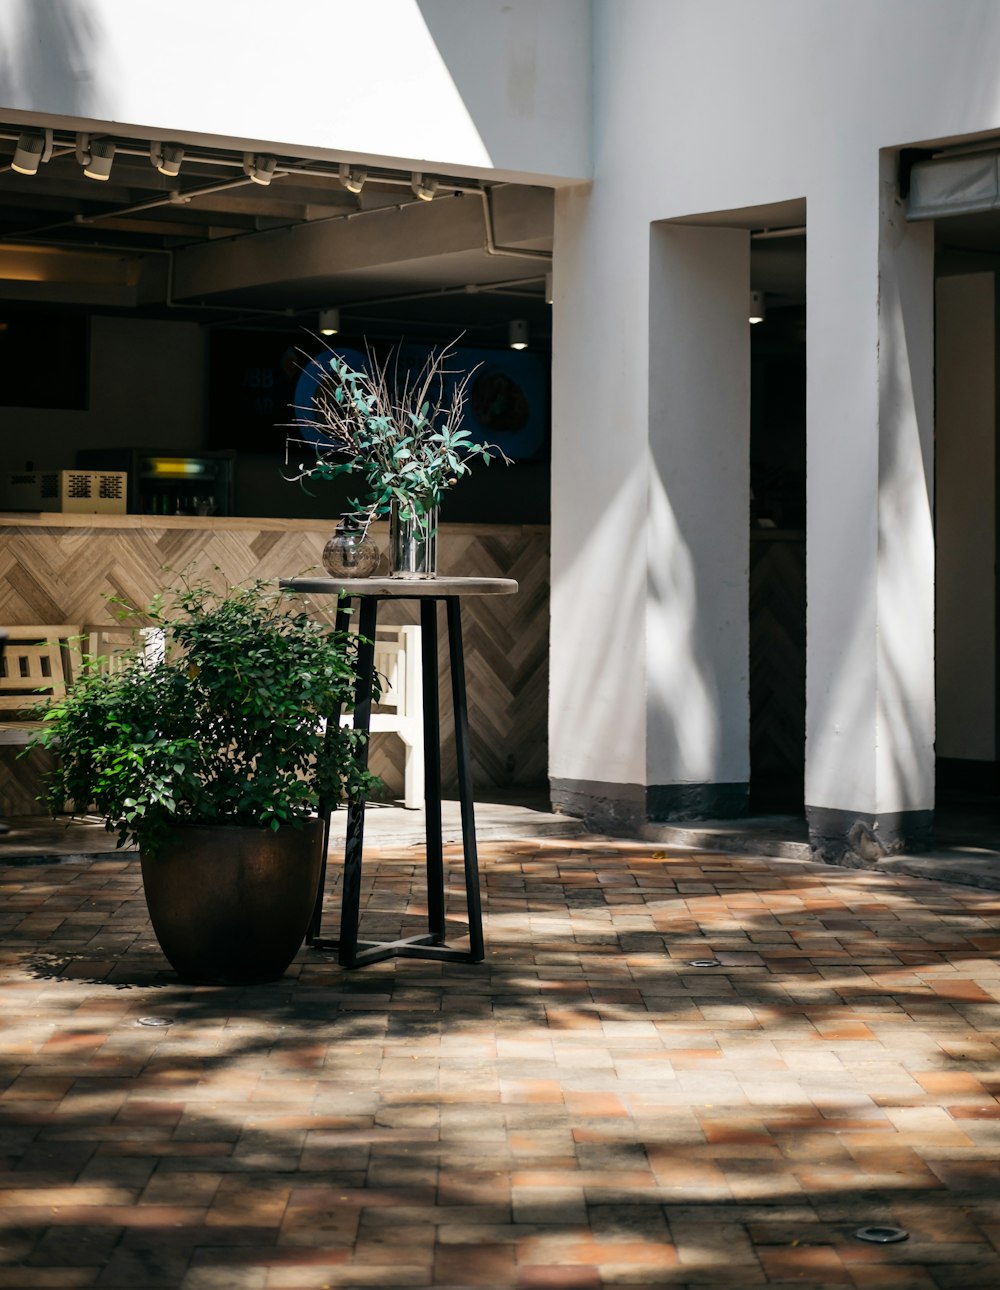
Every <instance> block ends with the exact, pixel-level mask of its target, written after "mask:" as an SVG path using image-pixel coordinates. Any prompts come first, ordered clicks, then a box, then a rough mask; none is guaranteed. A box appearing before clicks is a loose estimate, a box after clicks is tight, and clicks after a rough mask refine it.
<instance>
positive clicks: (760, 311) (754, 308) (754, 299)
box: [750, 291, 767, 323]
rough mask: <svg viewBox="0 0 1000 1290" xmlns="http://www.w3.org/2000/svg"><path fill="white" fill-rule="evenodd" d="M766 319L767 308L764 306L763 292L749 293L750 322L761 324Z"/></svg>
mask: <svg viewBox="0 0 1000 1290" xmlns="http://www.w3.org/2000/svg"><path fill="white" fill-rule="evenodd" d="M766 317H767V308H766V306H765V304H764V293H763V291H751V292H750V321H751V322H752V323H762V322H763V321H764V319H765V318H766Z"/></svg>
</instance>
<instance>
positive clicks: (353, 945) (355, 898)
mask: <svg viewBox="0 0 1000 1290" xmlns="http://www.w3.org/2000/svg"><path fill="white" fill-rule="evenodd" d="M359 599H360V615H359V623H358V630H359V632H360V635H361V636H362V638H364V639H365V640H366V641H367V642H368V643H367V644H362V645H361V646H360V648H359V654H358V680H357V687H356V690H355V699H354V726H355V729H357V730H362V731H364V732H366V733H367V732H368V730H369V725H370V720H371V707H372V688H373V674H374V646H373V644H372V643H371V642H373V641H374V639H375V629H376V624H377V615H378V603H379V598H378V597H377V596H361V597H359ZM439 600H443V601H444V603H445V608H446V613H447V630H448V655H449V662H450V670H451V686H452V698H453V701H454V709H455V745H456V753H457V760H458V785H459V801H460V805H461V813H462V843H463V853H464V860H465V894H466V904H467V908H468V917H469V947H468V949H458V948H453V947H451V946H448V945H445V944H444V939H445V892H444V844H443V838H442V827H441V727H440V711H439V694H438V631H437V626H438V625H437V604H438V601H439ZM346 623H347V601H346V598H345V599H342V600H341V601H340V604H339V607H338V611H337V626H338V628H340V627H341V626H342V625H343V626H345V627H346ZM420 626H421V638H422V640H421V646H422V648H421V656H422V681H423V700H424V777H425V784H426V787H425V790H424V804H425V818H426V870H427V932H426V934H422V935H419V936H410V937H405V938H403V939H401V940H397V941H363V940H359V923H360V906H361V866H362V856H363V849H364V831H365V799H364V798H363V797H360V798H357V799H355V800H353V801H351V802H350V803H349V805H348V815H347V845H346V849H345V854H344V880H343V888H342V892H341V909H340V936H339V937H338V938H337V939H336V940H329V939H324V938H323V937H321V936H320V921H321V914H322V903H323V887H324V885H325V868H324V873H323V878H322V879H321V881H320V891H319V896H318V899H317V902H316V909H315V911H314V914H313V919H312V923H311V925H310V929H309V937H308V940H309V943H310V944H312V945H313V946H315V947H316V948H317V949H329V950H334V949H335V950H336V951H337V957H338V962H339V963H340V964H341V966H342V967H347V968H354V967H362V966H364V965H365V964H366V963H377V962H379V961H380V960H382V959H387V958H393V957H399V958H426V959H445V960H453V961H458V962H462V963H481V962H482V960H483V954H484V947H483V920H482V908H481V904H480V894H479V861H478V856H477V852H476V823H475V809H474V805H473V791H472V758H471V752H470V747H469V716H468V704H467V701H466V692H465V661H464V655H463V650H462V617H461V603H460V600H459V597H458V596H438V597H433V596H422V597H421V601H420ZM339 715H340V714H339V713H338V714H335V716H331V718H330V719H331V720H339ZM358 756H359V758H360V759H361V764H362V766H363V767H364V766H367V763H368V744H367V740H365V741H364V743H363V744H362V747H361V749H360V750H359V753H358ZM331 805H332V804H330V803H327V804H325V806H331ZM327 837H329V811H327Z"/></svg>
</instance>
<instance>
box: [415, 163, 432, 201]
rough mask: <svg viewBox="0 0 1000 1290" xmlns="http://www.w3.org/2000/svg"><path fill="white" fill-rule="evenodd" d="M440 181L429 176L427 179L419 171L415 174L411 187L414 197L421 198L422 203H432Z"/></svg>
mask: <svg viewBox="0 0 1000 1290" xmlns="http://www.w3.org/2000/svg"><path fill="white" fill-rule="evenodd" d="M437 186H438V181H437V180H436V179H431V178H430V176H428V177H427V178H426V179H425V178H424V177H423V175H422V174H420V172H419V171H418V170H415V171H414V172H413V178H412V180H411V182H410V187H411V188H412V189H413V196H414V197H419V198H420V200H421V201H422V202H432V201H433V200H434V194H435V193H436V192H437Z"/></svg>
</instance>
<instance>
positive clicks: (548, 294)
mask: <svg viewBox="0 0 1000 1290" xmlns="http://www.w3.org/2000/svg"><path fill="white" fill-rule="evenodd" d="M545 303H546V304H547V305H550V304H551V303H552V274H551V273H547V274H546V275H545Z"/></svg>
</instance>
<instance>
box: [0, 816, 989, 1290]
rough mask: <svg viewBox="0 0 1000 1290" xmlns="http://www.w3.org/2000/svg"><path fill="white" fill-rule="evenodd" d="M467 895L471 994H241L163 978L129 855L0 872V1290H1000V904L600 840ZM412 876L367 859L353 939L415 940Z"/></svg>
mask: <svg viewBox="0 0 1000 1290" xmlns="http://www.w3.org/2000/svg"><path fill="white" fill-rule="evenodd" d="M450 855H451V856H452V857H453V859H452V860H451V861H450V862H449V863H450V865H451V866H452V867H454V865H455V864H456V862H457V861H458V859H459V857H458V852H457V850H456V849H455V848H451V849H450ZM481 864H482V869H483V874H484V878H485V882H484V889H485V896H484V908H485V911H486V921H487V942H488V952H487V958H486V961H485V962H484V963H483V964H482V965H462V964H446V965H445V964H439V963H432V962H426V961H419V960H408V961H402V960H400V961H398V962H395V963H385V964H379V965H375V966H373V967H371V968H365V969H361V970H359V971H357V972H353V973H347V972H344V971H342V970H341V969H340V968H338V967H337V965H336V964H335V963H334V962H333V961H332V960H331V957H330V956H329V955H320V954H318V953H314V952H312V951H309V950H303V951H302V952H301V953H300V955H299V956H298V959H297V961H296V964H295V965H294V966H293V970H292V971H291V972H290V973H289V974H288V975H287V976H286V977H285V978H284V979H283V980H282V981H281V982H278V983H275V984H274V985H273V986H267V987H261V988H258V989H254V990H248V991H239V990H199V989H194V988H191V987H182V986H180V985H179V984H178V983H176V982H175V981H174V980H173V978H172V977H171V975H170V974H169V971H168V970H167V969H166V968H165V967H164V966H163V965H162V964H161V963H160V962H159V960H158V959H156V962H157V964H158V966H156V967H155V968H152V969H151V968H150V967H149V966H148V964H150V963H152V962H153V960H154V959H155V958H156V952H155V951H153V950H141V949H140V948H139V947H142V946H144V945H146V944H151V938H150V933H149V929H148V926H147V925H146V922H145V913H144V910H143V907H142V899H141V894H140V884H139V879H138V873H137V869H136V866H135V864H134V863H132V862H118V863H116V864H115V865H113V866H112V867H110V868H104V867H100V866H99V865H96V864H74V865H72V866H50V867H45V866H41V867H33V869H32V872H31V875H30V881H29V880H28V879H27V878H26V876H25V872H24V871H21V870H18V869H16V868H15V867H8V868H6V869H2V868H0V889H3V884H4V881H5V880H6V881H7V883H8V901H7V903H6V905H5V909H6V913H7V916H8V917H9V916H11V914H12V912H13V911H14V905H15V904H16V905H17V910H16V917H17V919H18V923H17V931H18V938H17V940H16V942H13V941H11V940H7V941H4V942H0V1016H2V1017H3V1020H4V1026H5V1044H4V1051H3V1060H2V1061H0V1206H2V1210H3V1215H4V1222H5V1225H6V1226H5V1228H4V1233H5V1235H4V1236H3V1237H2V1238H0V1290H3V1287H4V1286H5V1285H6V1286H9V1287H13V1290H33V1287H34V1285H35V1284H39V1285H41V1284H45V1282H44V1280H42V1281H40V1280H38V1279H37V1278H38V1277H48V1278H49V1283H50V1284H53V1285H60V1284H63V1285H68V1286H72V1285H80V1286H90V1285H100V1284H104V1283H105V1281H106V1280H107V1278H108V1277H111V1278H112V1280H111V1282H110V1283H109V1284H111V1285H118V1284H126V1283H127V1284H129V1285H130V1287H131V1286H135V1287H140V1286H142V1287H143V1288H144V1287H145V1284H146V1282H149V1284H150V1287H151V1290H154V1287H155V1285H156V1284H171V1285H174V1286H175V1287H176V1290H218V1287H219V1286H224V1287H225V1290H292V1288H293V1287H307V1288H308V1290H316V1287H317V1286H322V1285H329V1286H331V1287H333V1286H344V1287H350V1286H355V1287H360V1286H376V1287H379V1288H380V1290H390V1288H391V1287H394V1286H397V1285H416V1286H431V1287H434V1286H440V1287H442V1288H444V1287H451V1288H454V1287H456V1286H464V1285H468V1286H475V1285H490V1286H496V1287H497V1290H502V1288H504V1287H512V1288H517V1287H521V1288H522V1290H533V1288H534V1287H539V1288H541V1287H546V1286H551V1287H556V1288H561V1290H570V1288H573V1290H597V1288H598V1287H601V1286H610V1285H616V1286H634V1287H638V1286H639V1285H643V1284H645V1285H659V1286H664V1287H666V1286H670V1287H673V1286H678V1287H680V1286H686V1285H692V1286H712V1287H718V1288H719V1290H723V1288H725V1290H730V1288H731V1290H749V1288H750V1287H753V1286H757V1285H773V1286H775V1287H781V1288H782V1290H784V1288H785V1287H790V1286H792V1285H807V1286H810V1287H811V1288H812V1290H815V1288H816V1287H818V1286H827V1285H829V1286H839V1285H851V1286H857V1287H859V1290H861V1288H864V1290H867V1287H881V1286H886V1287H893V1286H899V1287H910V1288H911V1290H950V1287H952V1286H955V1287H963V1286H970V1287H971V1286H972V1285H988V1286H991V1287H995V1286H996V1285H997V1284H1000V1252H998V1251H1000V1202H995V1200H994V1199H993V1198H995V1196H996V1194H997V1192H996V1189H997V1186H998V1179H1000V1175H998V1173H997V1165H996V1158H997V1146H998V1144H997V1143H996V1142H995V1138H994V1135H995V1134H996V1129H995V1127H994V1125H995V1121H996V1119H998V1118H1000V1102H998V1101H997V1097H996V1094H997V1093H998V1092H1000V1038H998V1037H1000V1022H998V1021H997V1020H996V1016H995V1015H994V1014H995V1011H996V1003H995V1000H996V999H997V997H998V995H1000V967H998V965H997V964H996V963H995V962H994V961H993V957H992V956H993V953H994V950H995V948H996V946H994V945H993V944H992V940H996V939H997V938H996V937H992V933H991V932H990V930H989V929H990V928H991V927H993V926H995V925H996V924H997V922H998V919H1000V901H997V900H996V899H995V893H987V892H978V891H976V890H974V889H963V890H960V889H958V888H948V887H945V886H944V885H943V884H936V885H933V886H932V885H931V884H927V883H921V882H919V881H917V880H904V879H900V878H893V877H889V876H887V875H884V874H868V873H865V872H862V871H847V870H836V869H832V868H830V869H828V868H826V867H822V866H813V865H810V864H808V863H796V864H792V863H791V862H782V864H780V865H778V864H775V863H773V862H771V861H768V860H766V859H762V858H754V857H717V856H712V855H710V854H707V853H704V854H693V853H688V854H684V855H673V854H671V853H670V851H669V850H668V849H667V848H650V847H648V846H645V847H644V846H642V845H641V844H634V843H627V842H621V843H619V842H617V841H610V840H607V839H594V840H593V842H592V844H591V842H590V841H587V842H586V843H581V842H580V840H578V839H574V840H566V841H561V840H549V841H547V842H545V843H544V844H543V843H537V842H533V841H531V840H526V841H524V842H522V843H485V842H484V843H483V844H482V847H481ZM420 869H421V865H420V864H416V863H414V860H413V856H412V853H405V852H402V853H400V854H398V855H394V854H391V853H388V852H385V853H381V854H378V855H375V854H372V856H370V857H366V873H365V901H366V906H367V912H366V918H367V919H369V920H374V921H375V922H378V923H380V925H381V924H384V925H385V926H386V927H387V928H388V926H389V922H390V921H392V920H393V919H395V922H396V925H397V926H400V927H401V926H402V924H403V918H402V911H403V910H405V909H406V908H407V906H408V907H409V909H410V911H411V914H412V915H416V914H418V913H419V911H420V910H421V909H422V907H423V895H422V890H421V885H422V878H421V873H420ZM451 876H452V877H456V875H455V874H452V875H451ZM460 877H461V873H460V868H459V869H458V871H457V877H456V882H455V883H449V893H451V891H452V888H455V890H456V896H455V898H456V899H458V898H459V897H460V895H461V893H460V890H458V888H460V881H458V880H459V879H460ZM335 879H336V875H334V878H333V881H335ZM95 882H96V883H97V884H98V885H96V886H95V885H94V884H95ZM10 883H13V884H14V886H15V888H16V890H13V891H11V890H10V886H9V884H10ZM95 893H96V894H95ZM945 897H947V899H945ZM449 899H451V894H449ZM95 900H96V901H97V902H98V904H97V905H95V904H94V902H95ZM336 905H337V898H336V892H335V890H332V891H331V893H330V899H329V901H328V909H327V914H326V917H327V918H329V919H330V920H331V925H333V923H335V920H336V913H337V908H336ZM3 912H4V911H2V910H0V917H2V916H3ZM975 920H978V922H976V928H977V930H976V931H975V932H973V931H971V930H970V928H971V926H972V923H973V922H974V921H975ZM991 937H992V940H991ZM977 942H978V945H977ZM997 944H1000V941H997ZM46 956H47V957H46ZM708 957H712V958H719V959H720V960H721V963H722V967H721V969H706V970H704V971H699V970H696V969H692V968H690V967H689V962H690V960H691V959H696V958H708ZM52 962H55V963H58V964H62V965H63V966H62V967H61V968H59V969H58V970H55V971H54V970H52V969H50V968H45V969H44V971H36V970H35V969H34V968H33V967H32V964H33V963H52ZM108 964H110V965H111V967H110V970H108V971H107V972H105V971H104V969H105V967H106V965H108ZM119 987H122V988H119ZM125 987H127V988H125ZM160 1011H163V1012H168V1013H169V1014H170V1015H171V1017H172V1018H173V1019H174V1022H175V1024H174V1026H172V1027H170V1028H169V1030H168V1031H166V1032H164V1033H161V1034H153V1033H150V1032H148V1031H144V1030H143V1029H142V1028H140V1027H137V1026H136V1025H135V1020H136V1019H137V1018H138V1017H140V1016H143V1015H147V1014H152V1013H156V1012H160ZM997 1015H1000V1014H997ZM866 1219H867V1220H868V1221H874V1220H875V1219H880V1220H881V1221H885V1222H889V1221H895V1222H897V1223H900V1224H902V1225H904V1226H907V1227H908V1228H909V1229H910V1230H911V1232H912V1233H913V1236H912V1237H911V1241H910V1242H908V1243H906V1244H904V1245H903V1246H893V1247H875V1246H866V1245H864V1244H863V1243H860V1242H856V1241H854V1240H853V1232H854V1231H855V1230H856V1228H857V1227H859V1226H861V1225H862V1223H863V1222H864V1221H865V1220H866ZM796 1241H798V1242H799V1244H795V1242H796ZM4 1251H6V1252H7V1253H6V1256H5V1255H4ZM74 1256H75V1261H74ZM4 1257H6V1258H7V1262H6V1263H4V1262H3V1259H4ZM39 1257H42V1258H45V1259H46V1260H48V1263H47V1265H45V1266H42V1265H40V1264H38V1263H37V1261H36V1260H37V1259H38V1258H39ZM143 1259H145V1260H146V1261H147V1266H148V1268H149V1269H150V1275H152V1276H153V1278H154V1280H153V1281H149V1275H147V1276H146V1281H144V1280H143V1274H142V1273H141V1271H140V1264H141V1262H142V1260H143ZM220 1273H221V1274H224V1275H225V1276H228V1278H229V1279H228V1280H225V1279H224V1280H222V1281H219V1279H218V1274H220ZM8 1274H11V1275H8ZM213 1277H214V1278H215V1279H214V1280H213ZM991 1277H992V1280H991V1279H990V1278H991ZM5 1278H6V1279H5ZM156 1278H158V1279H159V1281H158V1282H157V1280H156Z"/></svg>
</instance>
